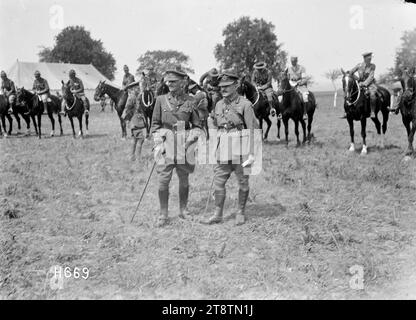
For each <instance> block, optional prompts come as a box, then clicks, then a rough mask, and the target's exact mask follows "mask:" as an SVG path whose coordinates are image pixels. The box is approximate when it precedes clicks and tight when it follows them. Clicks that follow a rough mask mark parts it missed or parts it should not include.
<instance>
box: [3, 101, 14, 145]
mask: <svg viewBox="0 0 416 320" xmlns="http://www.w3.org/2000/svg"><path fill="white" fill-rule="evenodd" d="M0 118H1V123H2V127H3V128H1V126H0V135H3V131H4V137H6V138H7V136H9V135H11V134H12V127H13V124H12V123H13V119H12V117H11V116H10V114H9V102H8V101H7V97H6V96H5V95H3V94H0ZM6 118H7V120H8V121H9V130H8V131H6Z"/></svg>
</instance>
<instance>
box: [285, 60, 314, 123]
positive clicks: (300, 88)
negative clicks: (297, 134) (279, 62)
mask: <svg viewBox="0 0 416 320" xmlns="http://www.w3.org/2000/svg"><path fill="white" fill-rule="evenodd" d="M290 62H291V65H290V66H289V67H288V76H289V81H290V85H291V86H292V87H294V88H295V90H296V91H297V92H298V93H299V95H300V98H301V101H303V119H304V120H308V113H307V108H306V103H307V102H308V101H309V98H308V96H309V90H308V87H307V84H308V79H307V77H306V72H305V68H304V67H303V66H301V65H300V64H298V57H296V56H292V57H291V58H290Z"/></svg>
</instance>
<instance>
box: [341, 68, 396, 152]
mask: <svg viewBox="0 0 416 320" xmlns="http://www.w3.org/2000/svg"><path fill="white" fill-rule="evenodd" d="M341 72H342V75H343V76H342V88H343V91H344V109H345V112H346V114H347V121H348V125H349V127H350V135H351V144H350V148H349V151H350V152H354V151H355V144H354V121H360V122H361V137H362V139H363V148H362V150H361V154H363V155H366V154H367V143H366V136H367V134H366V127H367V118H369V117H370V111H371V109H370V101H369V97H367V95H366V93H365V89H363V88H361V87H360V86H359V85H358V79H357V77H355V76H354V75H352V74H350V73H349V72H345V71H344V70H343V69H341ZM377 90H378V93H377V101H376V110H375V115H376V116H375V118H372V120H373V122H374V125H375V127H376V130H377V135H378V140H379V141H380V142H381V147H382V148H384V136H385V134H386V131H387V121H388V120H389V112H390V110H389V108H390V92H389V91H388V90H387V89H386V88H383V87H380V86H378V87H377ZM380 111H381V113H382V114H383V125H382V126H381V123H380V121H379V120H378V113H379V112H380ZM381 129H382V130H383V136H381Z"/></svg>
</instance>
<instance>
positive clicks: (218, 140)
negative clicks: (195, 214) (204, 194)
mask: <svg viewBox="0 0 416 320" xmlns="http://www.w3.org/2000/svg"><path fill="white" fill-rule="evenodd" d="M219 145H220V137H217V147H216V148H215V153H216V152H217V150H218V146H219ZM214 178H215V175H212V181H211V186H210V187H209V191H208V198H207V202H206V204H205V210H204V215H205V214H206V213H207V210H208V205H209V199H210V198H211V190H212V186H213V185H214Z"/></svg>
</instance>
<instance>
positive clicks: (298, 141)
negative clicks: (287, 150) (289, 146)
mask: <svg viewBox="0 0 416 320" xmlns="http://www.w3.org/2000/svg"><path fill="white" fill-rule="evenodd" d="M294 122H295V135H296V147H299V146H300V140H299V120H294Z"/></svg>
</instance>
